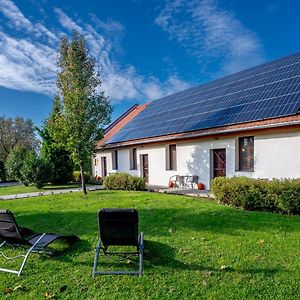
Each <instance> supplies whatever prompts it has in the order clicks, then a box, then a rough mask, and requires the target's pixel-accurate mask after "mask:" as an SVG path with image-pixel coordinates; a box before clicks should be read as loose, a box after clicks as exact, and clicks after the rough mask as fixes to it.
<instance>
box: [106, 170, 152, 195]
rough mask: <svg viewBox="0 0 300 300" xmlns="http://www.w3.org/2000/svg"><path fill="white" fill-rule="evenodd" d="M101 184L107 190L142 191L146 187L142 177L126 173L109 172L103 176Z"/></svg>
mask: <svg viewBox="0 0 300 300" xmlns="http://www.w3.org/2000/svg"><path fill="white" fill-rule="evenodd" d="M103 185H104V187H105V188H106V189H107V190H133V191H144V190H145V189H146V183H145V180H144V178H140V177H136V176H131V175H129V174H127V173H115V174H111V175H109V176H107V177H105V178H104V181H103Z"/></svg>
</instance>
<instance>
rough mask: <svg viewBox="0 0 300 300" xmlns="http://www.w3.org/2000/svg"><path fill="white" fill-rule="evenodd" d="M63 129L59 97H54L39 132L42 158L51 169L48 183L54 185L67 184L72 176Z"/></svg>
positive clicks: (69, 155)
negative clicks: (41, 141) (48, 114)
mask: <svg viewBox="0 0 300 300" xmlns="http://www.w3.org/2000/svg"><path fill="white" fill-rule="evenodd" d="M64 128H65V126H64V117H63V110H62V105H61V101H60V99H59V97H58V96H56V97H55V98H54V101H53V107H52V111H51V113H50V116H49V118H48V119H47V120H46V121H45V122H44V127H43V129H42V130H39V133H40V136H41V137H42V139H43V143H42V157H43V158H45V159H46V160H47V161H48V163H49V165H50V167H51V169H52V172H51V175H52V176H51V178H50V182H52V183H54V184H63V183H67V182H69V181H70V180H71V179H72V174H73V162H72V159H71V154H70V152H69V151H68V150H67V149H66V145H65V143H64V142H63V141H64V136H65V133H64Z"/></svg>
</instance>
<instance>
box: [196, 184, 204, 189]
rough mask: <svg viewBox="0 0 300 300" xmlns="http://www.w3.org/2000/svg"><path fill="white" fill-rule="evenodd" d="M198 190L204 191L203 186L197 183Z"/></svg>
mask: <svg viewBox="0 0 300 300" xmlns="http://www.w3.org/2000/svg"><path fill="white" fill-rule="evenodd" d="M197 186H198V190H204V188H205V187H204V184H203V183H202V182H199V183H197Z"/></svg>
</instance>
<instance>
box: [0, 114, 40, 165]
mask: <svg viewBox="0 0 300 300" xmlns="http://www.w3.org/2000/svg"><path fill="white" fill-rule="evenodd" d="M0 136H1V139H0V159H1V160H3V161H5V160H6V158H7V156H8V154H9V152H10V151H11V150H12V149H13V148H14V147H15V146H17V145H18V146H23V147H25V148H26V149H28V150H36V149H37V147H38V144H39V142H38V140H37V137H36V135H35V127H34V124H33V122H32V120H30V119H27V120H25V119H23V118H21V117H16V118H15V119H12V118H5V117H0Z"/></svg>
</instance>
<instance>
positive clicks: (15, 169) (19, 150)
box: [5, 146, 29, 185]
mask: <svg viewBox="0 0 300 300" xmlns="http://www.w3.org/2000/svg"><path fill="white" fill-rule="evenodd" d="M28 153H29V150H28V149H26V148H25V147H24V146H15V147H14V148H13V149H12V150H11V151H10V153H9V155H8V157H7V159H6V162H5V166H6V170H7V174H8V176H9V179H10V180H18V181H19V182H22V183H25V185H26V184H27V181H26V180H25V179H24V177H23V175H22V172H21V170H22V167H23V165H24V160H25V158H26V156H27V155H28Z"/></svg>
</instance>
